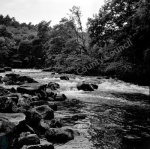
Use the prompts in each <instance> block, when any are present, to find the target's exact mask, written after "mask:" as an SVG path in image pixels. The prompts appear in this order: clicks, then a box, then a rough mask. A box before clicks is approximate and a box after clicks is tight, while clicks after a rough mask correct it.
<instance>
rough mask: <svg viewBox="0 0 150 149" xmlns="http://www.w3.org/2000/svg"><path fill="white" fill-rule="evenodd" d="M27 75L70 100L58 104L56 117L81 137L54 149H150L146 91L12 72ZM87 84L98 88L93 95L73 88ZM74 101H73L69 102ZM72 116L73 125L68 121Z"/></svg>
mask: <svg viewBox="0 0 150 149" xmlns="http://www.w3.org/2000/svg"><path fill="white" fill-rule="evenodd" d="M14 72H16V73H19V74H23V75H29V76H31V77H33V78H35V79H36V80H37V81H39V82H41V83H48V82H50V81H55V82H58V83H59V84H60V86H61V88H60V89H59V90H58V92H60V93H64V94H66V96H67V97H68V99H69V100H67V101H65V102H63V103H59V108H58V111H57V112H56V114H55V117H58V118H62V119H63V120H64V121H65V123H66V124H67V125H68V127H71V128H73V129H75V130H78V131H79V132H80V136H77V137H75V139H74V140H72V141H70V142H68V143H66V144H63V145H62V144H61V145H59V144H58V145H56V146H55V147H56V149H150V97H149V88H148V87H142V86H138V85H133V84H129V83H125V82H122V81H119V80H113V79H98V78H97V77H81V76H75V75H72V76H70V80H69V81H64V80H60V79H59V75H58V74H56V75H52V74H51V73H50V72H41V71H40V70H14ZM83 80H84V81H89V82H92V83H96V84H98V85H99V88H98V90H96V91H94V92H84V91H78V90H77V89H76V84H77V83H78V82H80V81H83ZM72 99H73V100H72ZM74 114H77V115H81V118H76V116H74V121H72V119H69V116H70V115H74Z"/></svg>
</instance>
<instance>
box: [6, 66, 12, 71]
mask: <svg viewBox="0 0 150 149" xmlns="http://www.w3.org/2000/svg"><path fill="white" fill-rule="evenodd" d="M4 70H5V71H12V68H11V67H4Z"/></svg>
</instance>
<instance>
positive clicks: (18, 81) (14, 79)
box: [0, 73, 37, 85]
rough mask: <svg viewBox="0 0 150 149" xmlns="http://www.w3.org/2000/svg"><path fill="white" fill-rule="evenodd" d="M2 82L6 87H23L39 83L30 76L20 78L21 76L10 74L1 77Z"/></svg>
mask: <svg viewBox="0 0 150 149" xmlns="http://www.w3.org/2000/svg"><path fill="white" fill-rule="evenodd" d="M0 82H1V83H5V85H22V84H24V83H37V81H35V80H34V79H33V78H31V77H29V76H20V75H19V74H15V73H9V74H6V75H5V76H4V77H0Z"/></svg>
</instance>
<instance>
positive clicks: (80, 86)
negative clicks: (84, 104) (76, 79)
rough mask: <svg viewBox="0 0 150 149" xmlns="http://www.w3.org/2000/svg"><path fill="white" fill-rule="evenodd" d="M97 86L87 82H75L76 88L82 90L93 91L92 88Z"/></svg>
mask: <svg viewBox="0 0 150 149" xmlns="http://www.w3.org/2000/svg"><path fill="white" fill-rule="evenodd" d="M97 88H98V86H97V85H96V84H90V83H87V82H81V83H78V84H77V89H78V90H83V91H94V89H97Z"/></svg>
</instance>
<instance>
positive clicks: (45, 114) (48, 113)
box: [32, 105, 54, 120]
mask: <svg viewBox="0 0 150 149" xmlns="http://www.w3.org/2000/svg"><path fill="white" fill-rule="evenodd" d="M32 111H34V112H35V113H38V114H39V115H40V116H41V117H42V119H45V120H51V119H53V118H54V111H53V110H52V109H51V108H50V107H49V106H48V105H42V106H37V107H35V108H33V109H32Z"/></svg>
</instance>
